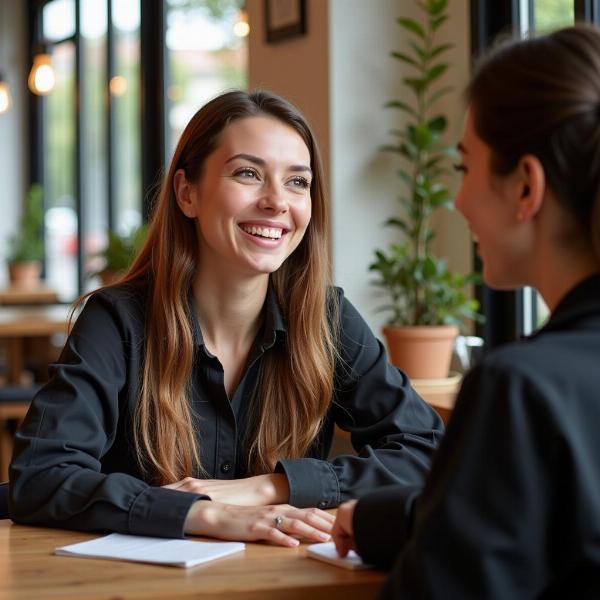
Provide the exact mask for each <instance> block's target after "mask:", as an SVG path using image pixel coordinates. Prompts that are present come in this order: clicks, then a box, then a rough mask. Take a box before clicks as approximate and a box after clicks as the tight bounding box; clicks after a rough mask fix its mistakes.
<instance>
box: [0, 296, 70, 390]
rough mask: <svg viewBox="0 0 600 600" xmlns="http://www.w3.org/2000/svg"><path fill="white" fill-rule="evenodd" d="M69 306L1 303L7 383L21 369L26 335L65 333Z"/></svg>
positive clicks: (13, 381) (12, 381)
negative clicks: (4, 304) (5, 348)
mask: <svg viewBox="0 0 600 600" xmlns="http://www.w3.org/2000/svg"><path fill="white" fill-rule="evenodd" d="M68 315H69V306H67V305H62V304H54V305H40V306H27V307H25V306H10V307H9V306H0V340H2V341H4V343H5V344H6V345H7V351H8V352H7V383H9V384H13V385H14V384H18V383H20V381H21V376H22V373H23V340H24V338H26V337H39V336H51V335H53V334H55V333H67V327H68V323H67V321H68Z"/></svg>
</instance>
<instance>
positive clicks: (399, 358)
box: [383, 325, 458, 379]
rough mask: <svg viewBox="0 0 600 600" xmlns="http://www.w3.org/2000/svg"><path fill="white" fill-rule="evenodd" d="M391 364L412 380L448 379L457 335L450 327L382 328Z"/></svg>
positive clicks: (453, 328) (453, 327)
mask: <svg viewBox="0 0 600 600" xmlns="http://www.w3.org/2000/svg"><path fill="white" fill-rule="evenodd" d="M383 334H384V336H385V339H386V343H387V347H388V351H389V353H390V360H391V362H392V364H394V365H396V366H397V367H399V368H400V369H402V370H403V371H404V372H405V373H406V374H407V375H408V376H409V377H410V378H411V379H441V378H444V377H448V373H449V371H450V360H451V359H452V347H453V344H454V340H455V338H456V336H457V335H458V327H455V326H453V325H439V326H437V325H436V326H433V325H422V326H416V327H389V326H388V327H384V328H383Z"/></svg>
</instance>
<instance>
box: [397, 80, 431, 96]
mask: <svg viewBox="0 0 600 600" xmlns="http://www.w3.org/2000/svg"><path fill="white" fill-rule="evenodd" d="M402 81H403V82H404V83H405V84H406V85H407V86H408V87H409V88H410V89H412V90H414V91H415V93H417V94H418V93H420V92H422V91H423V90H424V89H425V87H426V86H427V83H428V82H427V80H426V79H417V78H415V77H405V78H404V79H403V80H402Z"/></svg>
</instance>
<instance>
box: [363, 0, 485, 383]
mask: <svg viewBox="0 0 600 600" xmlns="http://www.w3.org/2000/svg"><path fill="white" fill-rule="evenodd" d="M417 4H418V6H419V7H420V10H421V11H422V12H423V16H424V19H423V23H420V22H418V21H416V20H414V19H409V18H399V19H398V24H399V25H400V26H401V27H402V28H403V29H404V30H405V31H406V32H407V33H408V34H409V35H410V37H411V39H410V41H409V46H410V51H409V53H403V52H392V56H393V57H394V58H395V59H397V60H399V61H400V62H402V63H404V64H405V65H409V66H410V68H411V69H412V71H413V72H414V73H412V74H411V76H408V77H404V78H403V83H404V84H405V86H406V88H408V90H409V92H410V98H411V99H412V101H408V102H404V101H399V100H394V101H391V102H388V103H387V105H386V106H387V107H391V108H395V109H398V110H399V111H400V112H401V113H403V115H404V116H405V118H406V121H405V124H404V126H403V128H402V129H398V130H392V131H391V132H390V133H391V134H392V135H393V136H394V137H396V138H397V141H396V142H395V143H394V144H391V145H387V146H384V148H383V149H384V150H386V151H389V152H394V153H396V154H399V155H400V156H401V157H402V167H401V168H400V169H399V171H398V175H399V177H400V180H401V183H402V187H403V193H402V194H401V195H400V198H399V199H400V203H401V205H402V207H403V209H404V210H403V216H402V217H400V218H398V217H394V218H391V219H388V220H387V221H386V225H388V226H392V227H396V228H398V229H399V230H400V231H401V233H402V235H403V238H404V239H403V240H402V241H401V242H399V243H395V244H391V245H390V247H389V249H388V250H387V251H383V250H377V251H376V258H375V260H374V262H373V263H372V264H371V265H370V270H371V271H372V272H374V273H376V274H377V280H376V281H374V282H373V283H374V284H375V285H376V286H378V287H379V288H381V289H382V290H383V291H384V292H385V294H386V295H387V296H388V298H389V303H387V304H385V305H384V306H382V307H381V309H382V310H388V311H389V312H390V318H389V321H388V324H387V326H386V327H385V328H384V330H383V332H384V336H385V338H386V342H387V345H388V350H389V352H390V358H391V360H392V362H393V363H394V364H395V365H397V366H399V367H400V368H402V369H403V370H404V371H405V372H406V373H407V374H408V375H409V376H410V377H412V378H417V379H421V378H424V379H432V378H443V377H447V375H448V370H449V365H450V359H451V356H452V345H453V342H454V339H455V337H456V335H457V334H458V325H459V324H461V322H462V321H463V320H464V319H469V318H477V317H478V315H477V309H478V308H479V306H478V303H477V301H476V300H475V299H472V298H470V297H469V295H468V294H467V291H466V290H467V288H468V286H469V285H470V284H472V283H473V282H474V280H475V276H474V275H468V276H463V275H460V274H457V273H453V272H451V271H450V270H449V269H448V266H447V263H446V261H445V260H444V259H442V258H439V257H436V256H435V255H434V254H433V252H432V249H431V243H432V240H433V239H434V231H433V230H432V227H431V220H430V218H431V215H432V213H433V212H434V211H436V210H438V209H440V208H442V207H451V206H452V202H451V198H450V193H449V190H448V188H447V187H446V185H444V183H443V178H444V177H445V176H447V174H448V171H449V170H448V168H447V167H448V165H447V162H448V160H449V159H450V158H451V156H453V155H454V153H455V151H454V149H453V148H450V147H448V146H445V145H444V144H443V141H442V136H443V134H444V132H445V131H446V128H447V118H446V116H444V115H443V114H440V113H439V112H438V111H436V110H435V103H436V101H437V100H438V99H439V98H440V97H441V96H443V95H444V94H446V93H447V92H448V91H449V90H450V88H449V87H440V85H439V80H440V78H441V76H442V75H443V74H444V73H445V72H446V70H447V69H448V64H447V63H445V62H441V61H440V57H441V56H442V55H443V54H444V53H445V52H446V51H447V50H448V49H450V48H451V45H450V44H437V43H436V39H435V37H436V33H437V32H438V29H439V28H440V27H441V26H442V24H443V23H444V22H445V21H446V19H447V18H448V15H447V12H446V11H447V4H448V2H447V0H423V1H422V2H417ZM436 357H437V358H436Z"/></svg>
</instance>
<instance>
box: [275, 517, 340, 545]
mask: <svg viewBox="0 0 600 600" xmlns="http://www.w3.org/2000/svg"><path fill="white" fill-rule="evenodd" d="M279 530H280V531H284V532H285V533H288V534H289V535H293V536H294V537H295V538H300V539H303V540H309V541H315V542H327V541H329V540H330V539H331V536H330V535H329V533H327V532H325V531H321V530H319V529H316V528H315V527H312V526H311V525H309V524H308V523H305V522H304V521H303V520H302V519H293V518H290V517H285V518H284V520H283V522H282V523H281V525H279Z"/></svg>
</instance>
